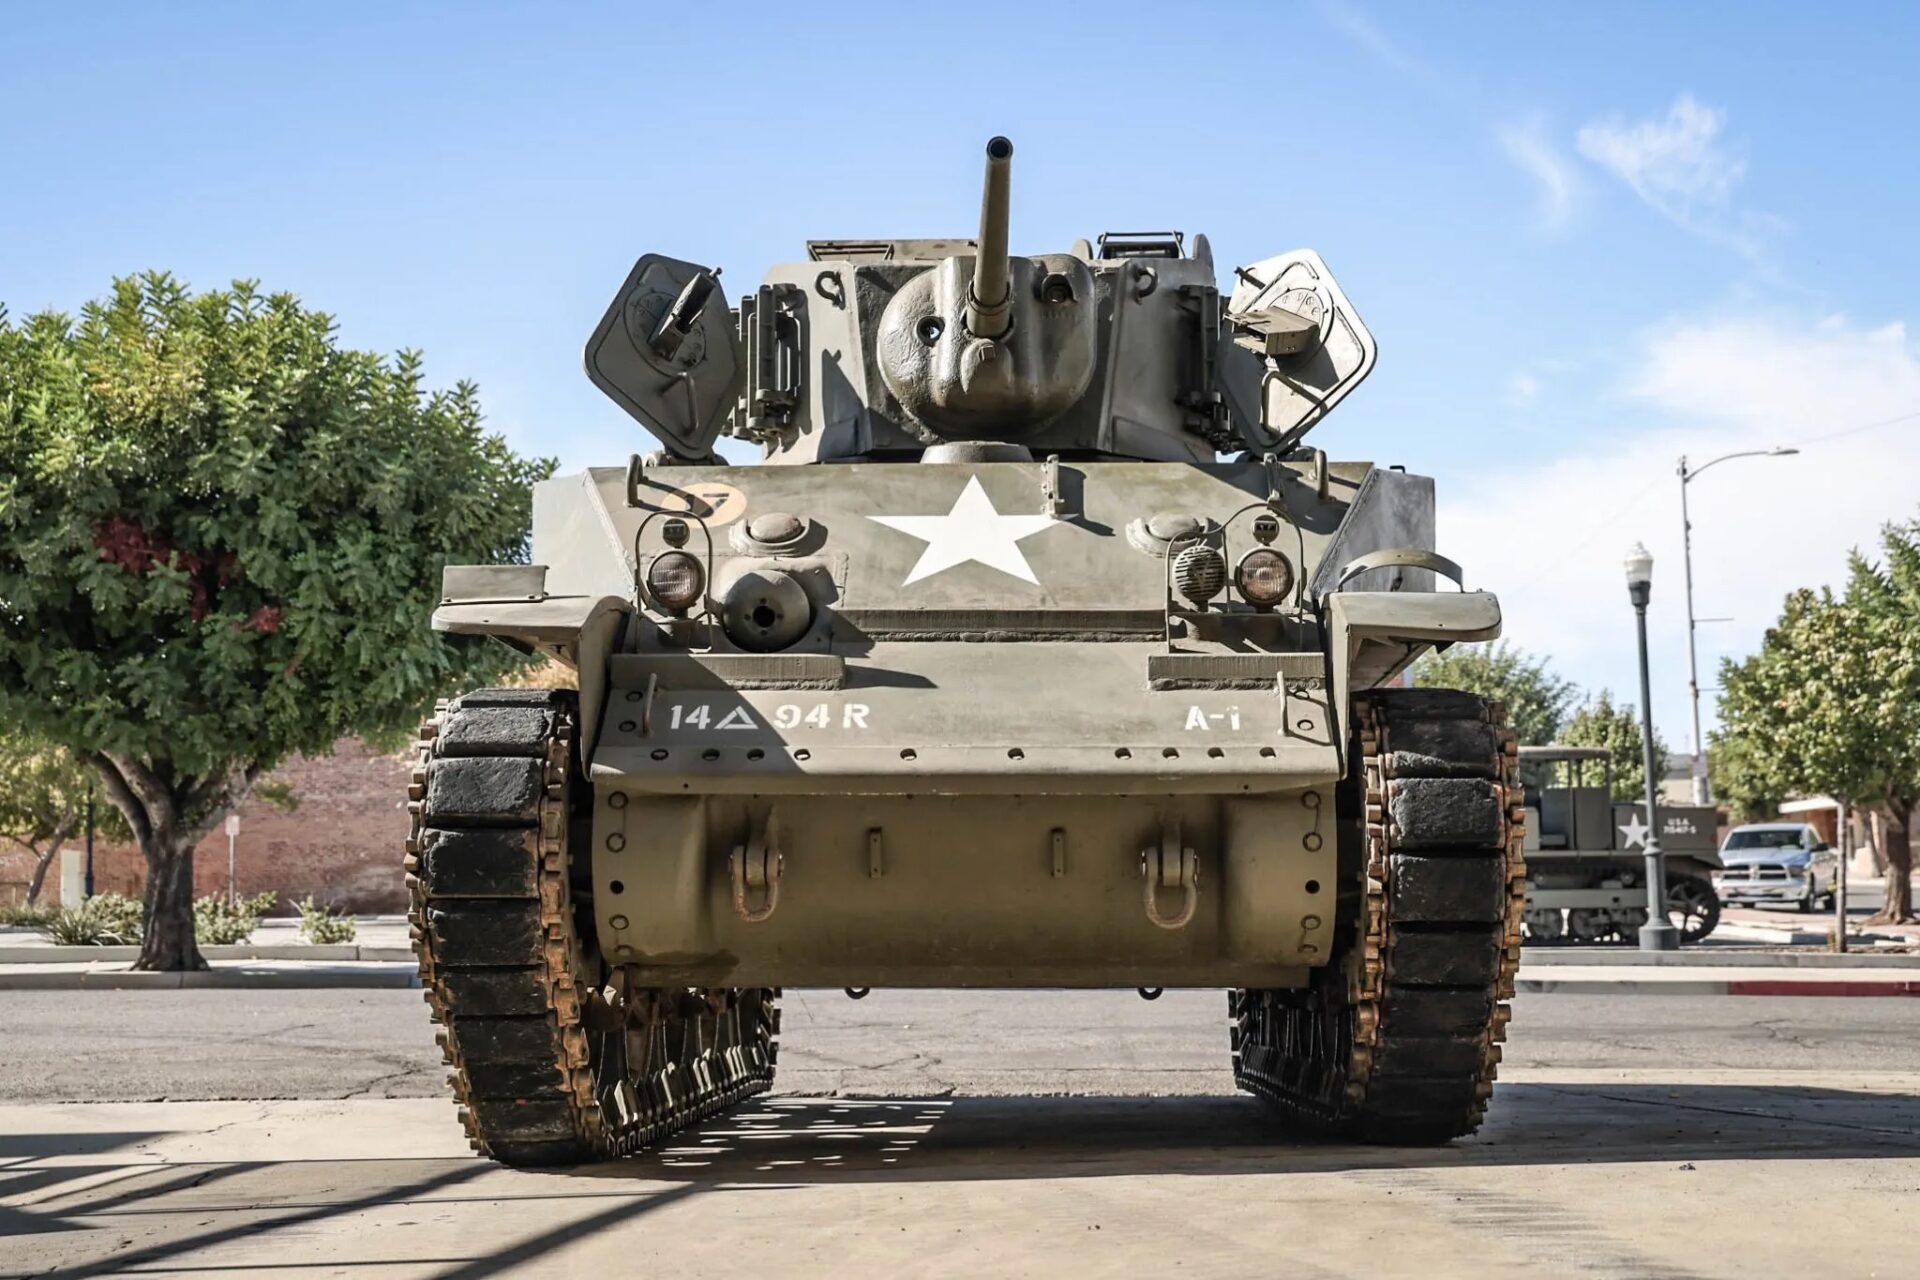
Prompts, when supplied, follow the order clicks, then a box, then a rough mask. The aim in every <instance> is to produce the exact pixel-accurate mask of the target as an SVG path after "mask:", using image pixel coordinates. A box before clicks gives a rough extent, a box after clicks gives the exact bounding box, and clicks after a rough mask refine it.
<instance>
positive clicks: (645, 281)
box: [586, 253, 745, 460]
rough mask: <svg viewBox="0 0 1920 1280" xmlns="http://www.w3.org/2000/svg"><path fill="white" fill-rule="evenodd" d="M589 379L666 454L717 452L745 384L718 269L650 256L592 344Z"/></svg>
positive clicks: (637, 265)
mask: <svg viewBox="0 0 1920 1280" xmlns="http://www.w3.org/2000/svg"><path fill="white" fill-rule="evenodd" d="M586 363H587V377H589V378H591V379H592V380H593V385H594V386H596V387H598V388H600V390H601V391H603V392H605V393H606V394H607V396H608V397H609V398H610V399H612V400H613V401H614V402H615V403H616V404H618V405H619V406H620V407H621V408H622V409H625V410H626V411H627V412H628V413H630V414H632V415H633V416H634V418H635V419H637V420H638V421H639V423H640V425H641V426H643V427H645V428H646V429H647V430H649V431H651V432H653V434H654V435H655V436H657V437H658V438H659V440H660V443H661V444H663V445H665V446H666V447H667V452H668V453H670V454H673V455H674V456H675V457H679V458H685V459H689V460H697V459H704V458H706V457H708V456H710V455H711V454H712V452H713V442H714V440H715V438H716V437H718V436H719V434H720V427H721V424H722V423H723V422H724V421H725V420H726V416H727V411H728V410H729V409H731V408H732V407H733V404H734V401H735V400H736V399H737V398H738V397H739V395H740V390H741V387H742V386H743V384H744V382H745V366H744V364H743V363H742V361H741V357H740V338H739V334H738V333H737V332H736V331H735V327H734V321H733V317H732V315H731V314H730V313H729V312H728V310H727V298H726V294H725V293H724V292H723V291H722V290H721V288H720V281H719V276H718V273H717V272H714V271H709V270H707V269H706V268H705V267H702V266H699V265H697V264H695V263H692V262H682V261H680V260H679V259H678V258H666V257H662V256H661V255H659V254H657V253H650V254H647V255H646V256H645V257H643V258H641V259H640V261H638V262H636V263H635V264H634V266H633V270H632V271H631V272H630V273H628V275H627V280H626V283H625V284H623V285H621V286H620V292H619V294H618V295H617V296H616V297H615V298H614V300H613V305H612V306H610V307H608V308H607V313H606V315H605V316H603V317H601V320H600V323H599V325H598V326H597V327H596V328H595V329H594V331H593V336H592V337H590V338H588V339H587V351H586Z"/></svg>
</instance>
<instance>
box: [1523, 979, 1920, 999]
mask: <svg viewBox="0 0 1920 1280" xmlns="http://www.w3.org/2000/svg"><path fill="white" fill-rule="evenodd" d="M1514 989H1515V990H1516V991H1522V992H1528V993H1531V994H1534V995H1562V996H1828V997H1860V996H1920V979H1910V978H1899V979H1894V980H1892V981H1885V982H1861V981H1848V980H1847V979H1845V978H1822V979H1792V978H1773V979H1768V978H1660V979H1647V978H1525V977H1523V978H1520V979H1518V980H1517V981H1516V982H1515V983H1514Z"/></svg>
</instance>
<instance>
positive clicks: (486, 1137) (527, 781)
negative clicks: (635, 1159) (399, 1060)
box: [406, 689, 779, 1165]
mask: <svg viewBox="0 0 1920 1280" xmlns="http://www.w3.org/2000/svg"><path fill="white" fill-rule="evenodd" d="M577 723H578V715H577V711H576V696H575V695H574V694H573V693H571V692H569V691H564V690H546V689H488V690H482V691H479V692H476V693H470V694H466V695H463V696H462V697H460V698H458V699H456V700H455V701H453V702H452V703H449V704H444V705H443V706H442V707H441V708H440V710H439V712H438V714H436V715H435V717H434V718H433V719H432V720H430V721H429V722H427V724H426V725H424V726H423V727H422V729H421V733H420V739H419V742H418V744H417V755H416V761H415V767H414V771H413V777H412V781H411V785H410V787H409V790H408V805H407V808H408V811H409V813H410V815H411V819H412V827H411V831H410V834H409V836H408V839H407V859H406V865H407V884H408V889H409V893H410V898H411V907H410V910H409V913H408V920H409V922H410V924H411V926H412V927H411V930H410V932H411V935H412V939H413V946H414V953H415V955H416V956H417V957H418V958H419V962H420V979H421V984H422V986H423V987H424V988H425V994H426V1000H427V1003H428V1005H429V1006H430V1007H431V1008H432V1010H433V1019H434V1021H435V1022H437V1023H438V1024H440V1028H441V1030H440V1032H439V1035H438V1039H439V1043H440V1049H441V1052H442V1054H443V1055H444V1057H445V1059H446V1062H447V1066H448V1067H449V1068H450V1071H449V1081H450V1083H451V1085H452V1087H453V1093H454V1097H455V1100H456V1102H457V1103H458V1104H459V1108H460V1119H461V1123H462V1124H463V1125H465V1127H466V1130H467V1135H468V1138H469V1140H470V1141H471V1143H472V1145H473V1147H474V1149H475V1150H476V1151H479V1152H481V1153H482V1154H484V1155H487V1156H490V1157H492V1158H493V1159H496V1160H499V1161H501V1162H502V1163H505V1164H513V1165H544V1164H572V1163H579V1162H582V1161H587V1160H595V1159H603V1158H607V1157H612V1156H620V1155H625V1154H628V1153H630V1152H633V1151H636V1150H638V1149H640V1148H641V1147H644V1146H646V1145H648V1144H650V1143H653V1142H656V1141H658V1140H659V1139H661V1138H663V1137H665V1136H667V1135H668V1134H671V1133H673V1132H675V1131H677V1130H679V1129H682V1128H684V1127H685V1126H687V1125H689V1124H692V1123H693V1122H695V1121H697V1120H700V1119H702V1118H703V1117H706V1116H709V1115H712V1114H714V1113H715V1112H717V1111H720V1110H723V1109H724V1108H726V1107H728V1106H731V1105H733V1104H734V1103H736V1102H738V1101H740V1100H741V1099H743V1098H746V1097H749V1096H751V1095H752V1094H755V1093H759V1092H762V1091H764V1090H765V1089H767V1088H768V1087H769V1086H771V1084H772V1083H773V1065H774V1057H775V1053H776V1045H775V1042H774V1036H775V1033H776V1032H777V1031H778V1029H779V1027H778V1022H779V1014H778V1010H777V1009H776V1007H775V997H776V996H777V994H778V993H777V992H776V991H773V990H771V989H765V988H745V989H717V990H709V991H701V990H688V989H661V988H636V987H631V986H629V985H628V984H627V982H626V981H625V974H624V973H623V972H622V971H620V970H617V969H614V970H610V969H608V968H607V967H606V966H605V965H604V964H603V963H602V961H601V960H600V958H599V956H598V955H597V953H596V951H595V949H594V948H593V947H592V946H591V943H590V939H591V938H592V936H593V929H592V919H591V912H590V911H584V910H581V908H582V907H584V905H585V895H586V894H587V893H588V892H590V889H589V888H588V886H589V885H590V883H591V880H590V877H588V876H586V875H584V874H581V873H582V872H584V866H581V867H576V865H575V858H574V856H573V855H574V846H573V844H572V842H571V840H570V833H571V831H572V829H573V827H574V824H575V820H576V818H578V817H579V816H580V815H579V812H578V809H579V806H578V805H577V803H576V790H575V785H574V784H575V781H576V779H577V775H576V774H575V772H574V770H573V751H574V744H575V739H576V736H577ZM580 790H581V791H584V790H585V789H584V788H581V789H580ZM577 913H578V915H579V918H578V919H576V914H577Z"/></svg>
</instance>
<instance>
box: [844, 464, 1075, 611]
mask: <svg viewBox="0 0 1920 1280" xmlns="http://www.w3.org/2000/svg"><path fill="white" fill-rule="evenodd" d="M867 519H869V520H871V521H873V522H874V523H876V524H883V525H885V526H887V528H889V529H898V530H899V531H900V532H901V533H904V534H908V535H910V536H911V537H915V538H918V539H920V541H922V542H924V543H926V544H927V546H926V550H924V551H922V552H921V553H920V559H919V560H918V561H916V562H915V563H914V566H913V570H912V572H910V573H908V574H907V580H906V581H905V582H903V583H902V584H901V585H902V586H911V585H913V584H914V583H916V582H918V581H920V579H922V578H931V577H932V576H933V575H934V574H936V573H939V572H940V571H941V570H943V569H951V568H953V567H954V566H955V565H962V564H966V563H967V562H968V561H974V562H977V563H979V564H984V565H986V566H987V567H988V568H989V569H998V570H999V571H1000V572H1002V573H1010V574H1012V575H1013V576H1014V577H1016V578H1018V579H1020V580H1021V581H1022V582H1031V583H1032V584H1033V585H1034V586H1036V587H1037V586H1039V585H1040V579H1038V578H1036V577H1034V576H1033V566H1032V565H1029V564H1028V563H1027V557H1026V556H1025V555H1023V554H1021V551H1020V547H1019V542H1020V540H1021V539H1022V538H1030V537H1032V536H1033V535H1034V534H1036V533H1039V532H1040V531H1041V530H1042V529H1044V528H1046V527H1047V526H1048V525H1051V524H1053V523H1055V521H1054V518H1053V517H1052V516H1050V515H1046V514H1040V515H1031V516H1003V515H1001V514H1000V513H999V512H998V511H995V510H994V509H993V502H992V500H991V499H989V498H988V497H987V491H986V490H985V489H982V488H981V487H980V477H979V476H969V477H968V478H967V487H966V488H965V489H962V490H961V491H960V496H959V497H958V498H956V499H954V503H953V510H951V511H949V512H947V514H945V515H943V516H868V517H867Z"/></svg>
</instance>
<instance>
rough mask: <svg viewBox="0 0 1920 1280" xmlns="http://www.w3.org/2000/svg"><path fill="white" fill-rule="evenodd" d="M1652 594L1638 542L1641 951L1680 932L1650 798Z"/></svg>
mask: <svg viewBox="0 0 1920 1280" xmlns="http://www.w3.org/2000/svg"><path fill="white" fill-rule="evenodd" d="M1652 596H1653V557H1652V556H1651V555H1649V554H1648V553H1647V549H1646V547H1645V546H1644V545H1643V544H1641V543H1638V542H1636V543H1634V544H1633V550H1631V551H1629V552H1627V598H1628V599H1630V600H1632V601H1633V616H1634V621H1635V622H1636V623H1637V624H1638V626H1639V630H1640V745H1641V749H1642V755H1643V757H1644V760H1643V763H1644V764H1645V765H1646V771H1647V922H1646V923H1645V924H1643V925H1641V926H1640V949H1641V950H1642V951H1673V950H1676V949H1678V948H1679V946H1680V932H1679V930H1677V929H1675V928H1674V927H1673V922H1672V921H1671V920H1669V919H1667V868H1666V863H1665V861H1664V855H1662V854H1661V852H1660V814H1659V811H1658V810H1657V809H1656V808H1655V806H1654V798H1655V797H1656V796H1658V795H1659V793H1660V774H1659V771H1658V767H1657V766H1656V765H1655V763H1654V758H1653V681H1652V679H1651V678H1650V677H1649V676H1648V674H1647V601H1648V600H1649V599H1651V598H1652Z"/></svg>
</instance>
